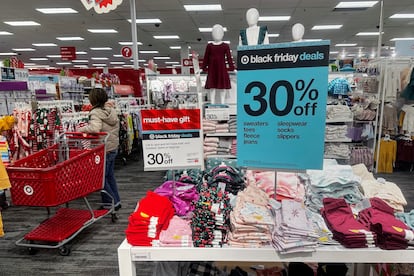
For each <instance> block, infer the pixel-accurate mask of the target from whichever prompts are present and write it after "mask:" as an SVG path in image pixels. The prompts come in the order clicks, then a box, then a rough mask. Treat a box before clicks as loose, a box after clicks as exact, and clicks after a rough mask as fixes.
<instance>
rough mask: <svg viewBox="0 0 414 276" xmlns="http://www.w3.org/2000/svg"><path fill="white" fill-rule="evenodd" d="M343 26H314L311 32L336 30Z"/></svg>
mask: <svg viewBox="0 0 414 276" xmlns="http://www.w3.org/2000/svg"><path fill="white" fill-rule="evenodd" d="M342 26H343V25H315V26H313V27H312V30H314V31H315V30H338V29H340V28H342Z"/></svg>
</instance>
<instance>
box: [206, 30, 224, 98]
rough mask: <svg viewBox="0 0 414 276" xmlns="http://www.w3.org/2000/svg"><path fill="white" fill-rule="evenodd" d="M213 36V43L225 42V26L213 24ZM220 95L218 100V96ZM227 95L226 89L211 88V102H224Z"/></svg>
mask: <svg viewBox="0 0 414 276" xmlns="http://www.w3.org/2000/svg"><path fill="white" fill-rule="evenodd" d="M211 36H212V37H213V42H212V43H213V44H214V45H220V44H221V43H223V37H224V29H223V26H221V25H219V24H216V25H214V26H213V29H212V31H211ZM217 96H218V98H219V99H218V101H217V99H216V97H217ZM225 97H226V91H225V89H217V88H212V89H210V102H211V103H212V104H216V103H219V104H224V99H225Z"/></svg>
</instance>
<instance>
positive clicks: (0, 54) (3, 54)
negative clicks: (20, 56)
mask: <svg viewBox="0 0 414 276" xmlns="http://www.w3.org/2000/svg"><path fill="white" fill-rule="evenodd" d="M0 56H17V53H11V52H8V53H0Z"/></svg>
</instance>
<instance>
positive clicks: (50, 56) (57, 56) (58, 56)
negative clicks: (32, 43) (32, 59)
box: [47, 55, 62, 58]
mask: <svg viewBox="0 0 414 276" xmlns="http://www.w3.org/2000/svg"><path fill="white" fill-rule="evenodd" d="M47 57H48V58H61V57H62V56H61V55H47Z"/></svg>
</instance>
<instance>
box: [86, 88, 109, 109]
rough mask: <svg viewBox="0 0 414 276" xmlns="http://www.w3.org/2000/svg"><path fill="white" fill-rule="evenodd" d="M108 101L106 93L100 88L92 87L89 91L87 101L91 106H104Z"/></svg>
mask: <svg viewBox="0 0 414 276" xmlns="http://www.w3.org/2000/svg"><path fill="white" fill-rule="evenodd" d="M107 101H108V94H106V91H105V90H103V89H102V88H93V89H92V90H91V91H89V102H90V103H91V105H92V107H104V105H105V103H106V102H107Z"/></svg>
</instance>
